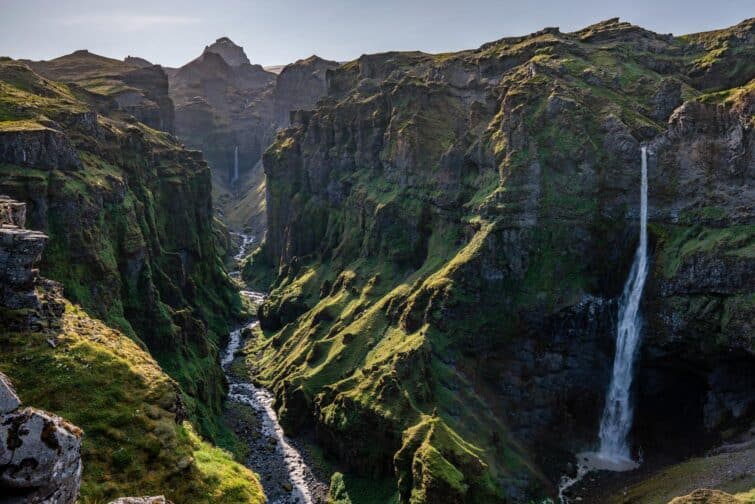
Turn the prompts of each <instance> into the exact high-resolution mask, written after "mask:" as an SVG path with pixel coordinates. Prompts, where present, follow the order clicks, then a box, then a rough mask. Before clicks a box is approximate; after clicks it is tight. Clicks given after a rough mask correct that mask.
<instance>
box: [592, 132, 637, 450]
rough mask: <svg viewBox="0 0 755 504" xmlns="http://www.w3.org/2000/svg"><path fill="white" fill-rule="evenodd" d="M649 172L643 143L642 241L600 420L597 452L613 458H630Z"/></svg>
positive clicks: (621, 303)
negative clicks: (632, 391)
mask: <svg viewBox="0 0 755 504" xmlns="http://www.w3.org/2000/svg"><path fill="white" fill-rule="evenodd" d="M647 220H648V174H647V149H646V148H645V147H642V183H641V196H640V243H639V245H638V246H637V252H636V253H635V255H634V261H633V263H632V269H631V270H630V272H629V277H628V278H627V281H626V284H624V292H623V293H622V295H621V299H620V300H619V318H618V327H617V331H616V356H615V357H614V361H613V374H612V376H611V385H610V387H609V389H608V395H607V396H606V405H605V409H604V410H603V417H602V418H601V421H600V450H599V452H598V455H599V456H601V457H602V458H605V459H610V460H627V461H628V460H631V450H630V447H629V440H628V437H629V430H630V429H631V427H632V404H631V401H630V395H629V394H630V389H631V388H632V378H633V374H634V362H635V360H636V357H637V351H638V349H639V347H640V336H641V330H642V319H641V316H640V301H641V299H642V289H643V287H644V286H645V279H646V278H647V273H648V254H647V248H648V236H647V234H648V233H647Z"/></svg>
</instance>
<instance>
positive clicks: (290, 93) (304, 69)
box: [168, 37, 338, 235]
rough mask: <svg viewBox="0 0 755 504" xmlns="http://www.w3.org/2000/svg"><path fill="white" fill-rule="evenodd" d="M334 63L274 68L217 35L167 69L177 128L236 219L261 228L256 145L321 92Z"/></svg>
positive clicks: (310, 61) (263, 144) (313, 60)
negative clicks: (198, 52)
mask: <svg viewBox="0 0 755 504" xmlns="http://www.w3.org/2000/svg"><path fill="white" fill-rule="evenodd" d="M337 66H338V64H337V63H335V62H331V61H326V60H323V59H321V58H317V57H316V56H313V57H310V58H307V59H306V60H300V61H297V62H296V63H293V64H291V65H286V66H285V67H283V68H281V70H280V72H279V74H278V75H276V74H275V73H272V72H268V71H266V70H265V69H264V68H262V67H261V66H260V65H255V64H252V63H250V61H249V58H248V57H247V55H246V54H245V52H244V49H243V48H242V47H240V46H238V45H236V44H234V43H233V42H232V41H231V40H230V39H228V38H227V37H223V38H219V39H218V40H217V41H216V42H215V43H213V44H212V45H209V46H207V47H205V49H204V51H203V52H202V54H201V55H200V56H199V57H197V58H196V59H194V60H192V61H190V62H189V63H187V64H186V65H184V66H182V67H180V68H177V69H171V70H169V71H168V76H169V78H170V95H171V97H172V98H173V101H174V103H175V105H176V135H177V136H178V137H180V138H181V139H182V140H183V141H184V142H186V144H187V145H190V146H192V147H195V148H197V149H201V150H202V152H204V154H205V156H206V158H207V160H208V162H209V164H210V167H211V168H212V171H213V181H214V191H215V192H214V195H215V201H216V204H217V206H218V210H219V212H221V213H222V214H223V215H225V216H226V218H227V221H228V222H229V223H230V224H232V225H233V226H234V227H248V228H250V229H252V230H253V231H254V233H255V234H257V235H261V233H262V232H263V231H264V225H265V219H264V201H262V199H261V198H262V197H263V196H264V190H260V184H262V188H263V189H264V177H263V173H262V167H261V164H260V163H259V161H260V160H261V158H262V153H263V152H264V150H265V149H266V148H267V146H268V145H269V144H270V143H271V142H272V140H273V138H274V137H275V132H276V131H277V130H278V129H279V128H280V127H284V126H287V125H288V124H289V114H290V112H291V111H292V110H295V109H300V108H311V107H312V106H314V104H315V102H316V101H317V99H318V98H319V97H320V96H322V95H324V94H325V82H326V78H325V74H326V72H327V70H328V69H333V68H336V67H337ZM237 160H238V167H236V161H237ZM236 172H238V179H237V180H236V179H235V175H234V173H236ZM250 193H253V194H255V195H257V196H255V197H252V198H250V197H248V196H249V194H250Z"/></svg>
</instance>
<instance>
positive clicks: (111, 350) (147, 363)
mask: <svg viewBox="0 0 755 504" xmlns="http://www.w3.org/2000/svg"><path fill="white" fill-rule="evenodd" d="M50 337H54V338H56V339H57V346H56V348H54V349H53V348H51V347H50V345H49V344H48V343H47V339H48V338H50ZM0 369H2V371H3V372H5V373H7V374H8V376H10V377H11V379H12V380H13V382H14V385H15V387H16V389H17V391H18V393H19V396H20V397H21V399H22V401H23V402H24V404H27V405H33V406H35V407H38V408H43V409H45V410H49V411H52V412H54V413H56V414H58V415H61V416H62V417H64V418H66V419H67V420H69V421H71V422H73V423H74V424H76V425H78V426H79V427H81V428H82V429H83V430H84V438H83V447H82V456H83V464H84V473H83V480H82V486H81V498H82V501H83V502H84V503H95V502H105V501H107V500H109V499H112V498H115V497H118V496H124V495H145V494H152V495H154V494H164V495H166V496H167V497H168V498H169V499H171V500H172V501H173V502H176V504H180V503H207V504H210V503H227V504H236V503H250V504H251V503H262V502H265V498H264V494H263V492H262V488H261V486H260V484H259V482H258V480H257V478H256V476H255V475H254V474H253V473H252V472H251V471H249V470H248V469H246V468H245V467H243V466H242V465H241V464H239V463H237V462H235V461H234V460H233V457H232V456H231V454H229V453H228V452H225V451H223V450H221V449H219V448H215V447H213V446H211V445H210V444H208V443H207V442H205V441H202V440H201V439H200V437H199V436H198V435H197V434H196V433H195V431H194V428H193V427H192V425H191V424H190V423H189V422H188V421H185V422H183V423H182V424H177V423H176V414H175V413H176V403H177V401H178V400H179V398H180V394H179V392H178V386H177V384H176V383H175V382H174V381H173V380H172V379H171V378H169V377H168V376H167V375H166V374H165V373H164V372H163V371H162V370H161V369H160V367H159V366H158V364H157V363H156V362H155V360H154V359H153V358H152V357H151V356H150V355H149V354H148V353H147V352H146V351H145V350H143V349H142V348H140V347H139V346H138V345H137V344H136V343H134V341H132V340H131V339H130V338H128V337H127V336H125V335H124V334H123V333H121V332H119V331H117V330H114V329H111V328H109V327H107V326H105V325H104V324H103V323H101V322H99V321H97V320H94V319H92V318H90V317H89V316H88V315H87V314H86V313H85V312H84V311H83V310H82V309H81V308H80V307H78V306H75V305H72V304H69V303H67V302H66V310H65V314H64V315H63V318H62V321H61V323H60V325H59V327H57V328H55V329H52V330H48V331H47V332H38V333H18V332H15V333H13V332H11V333H8V332H5V331H3V332H2V334H0Z"/></svg>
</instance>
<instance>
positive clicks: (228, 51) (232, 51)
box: [204, 37, 251, 66]
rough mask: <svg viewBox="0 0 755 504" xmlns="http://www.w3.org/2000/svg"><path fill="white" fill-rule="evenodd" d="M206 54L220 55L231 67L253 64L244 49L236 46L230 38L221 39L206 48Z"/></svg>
mask: <svg viewBox="0 0 755 504" xmlns="http://www.w3.org/2000/svg"><path fill="white" fill-rule="evenodd" d="M204 52H205V53H208V52H212V53H215V54H219V55H220V56H221V57H222V58H223V59H224V60H225V62H226V63H228V64H229V65H231V66H241V65H244V64H247V65H250V64H251V62H250V61H249V58H247V56H246V53H244V48H243V47H241V46H238V45H236V44H235V43H234V42H233V41H232V40H231V39H229V38H228V37H220V38H219V39H217V40H216V41H215V42H214V43H213V44H211V45H208V46H207V47H205V48H204Z"/></svg>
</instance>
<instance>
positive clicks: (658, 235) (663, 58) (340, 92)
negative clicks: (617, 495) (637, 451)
mask: <svg viewBox="0 0 755 504" xmlns="http://www.w3.org/2000/svg"><path fill="white" fill-rule="evenodd" d="M752 32H753V20H748V21H745V22H743V23H741V24H740V25H737V26H736V27H732V28H730V29H726V30H721V31H720V32H718V33H716V34H712V35H710V38H711V40H714V42H712V43H711V44H708V45H705V44H702V45H701V44H700V43H698V42H693V41H692V39H694V40H697V38H695V36H690V37H688V38H682V39H674V38H672V37H670V36H665V35H658V34H654V33H652V32H649V31H647V30H644V29H642V28H639V27H636V26H632V25H629V24H628V23H621V22H619V21H618V20H609V21H606V22H603V23H599V24H597V25H594V26H591V27H588V28H586V29H584V30H581V31H578V32H575V33H571V34H563V33H561V32H560V31H559V30H558V29H546V30H543V31H541V32H537V33H535V34H532V35H530V36H527V37H517V38H508V39H502V40H499V41H496V42H493V43H490V44H486V45H484V46H482V47H481V48H479V49H478V50H476V51H465V52H461V53H455V54H450V55H438V56H432V55H427V54H422V53H386V54H379V55H369V56H363V57H362V58H360V59H359V60H357V61H354V62H350V63H347V64H345V65H343V66H341V67H340V68H339V69H337V70H335V71H332V72H330V73H329V74H328V79H327V80H328V96H327V97H326V98H324V99H323V100H321V101H320V103H319V104H318V106H317V107H316V108H315V109H314V110H313V111H311V112H301V113H298V114H296V115H295V116H294V117H293V121H292V126H291V128H289V129H288V130H286V131H285V132H284V133H283V134H281V135H280V136H279V137H278V139H277V141H276V143H275V144H274V145H273V146H272V147H271V148H270V149H269V150H268V151H267V152H266V154H265V157H264V165H265V171H266V175H267V210H268V233H267V241H266V243H265V245H264V247H263V250H262V251H260V252H259V253H258V254H256V255H255V256H254V257H253V258H252V259H251V260H250V262H249V263H248V265H247V268H246V270H245V273H246V275H247V278H249V279H251V280H255V279H256V278H261V277H262V276H263V275H261V274H260V273H263V272H264V269H265V268H268V269H273V270H274V271H275V272H276V274H277V280H276V281H275V283H274V289H273V291H272V293H271V295H270V297H269V299H268V300H267V301H266V302H265V304H264V305H263V306H262V307H261V309H260V320H261V323H262V327H263V328H264V329H265V333H264V335H263V336H261V337H260V338H259V340H258V341H257V344H256V346H255V347H254V348H253V355H255V365H257V366H258V367H259V370H260V374H259V379H260V380H261V381H263V382H264V383H266V384H268V385H269V386H271V387H272V388H273V389H274V390H275V391H276V393H277V396H278V398H279V412H280V416H281V418H282V419H283V421H284V422H286V424H287V426H288V427H289V428H290V429H297V428H301V427H303V426H304V425H305V424H306V422H305V421H304V418H306V415H308V414H309V415H311V418H313V419H314V421H315V423H316V426H317V427H316V433H317V436H318V439H319V440H320V442H321V443H322V444H323V445H324V446H325V447H326V448H327V449H329V450H330V451H331V453H333V454H335V455H336V456H337V457H338V458H339V459H340V460H341V461H342V462H344V463H346V464H347V465H348V466H350V467H351V468H352V470H354V471H356V472H361V473H369V474H374V475H381V476H386V475H391V473H392V475H393V476H394V477H396V479H397V482H398V487H397V488H398V491H399V494H400V497H401V500H402V501H404V502H409V501H410V500H411V501H412V502H432V501H433V500H432V499H433V496H435V495H440V494H443V495H453V496H454V497H453V500H454V501H458V502H479V501H486V502H487V501H502V502H503V501H505V500H506V499H510V500H514V501H521V500H525V499H527V498H532V497H536V496H544V495H548V494H551V495H552V494H553V491H554V490H553V489H554V482H555V481H556V480H557V477H558V475H559V474H560V473H561V471H562V470H563V461H564V460H566V459H568V457H569V453H570V452H572V453H573V452H576V451H579V450H581V449H588V448H590V447H591V445H592V444H594V442H595V438H596V432H597V422H598V419H599V415H600V411H601V409H602V402H603V396H604V393H605V388H606V386H607V381H608V377H609V368H610V362H611V359H612V356H613V331H614V329H613V324H614V318H615V315H614V314H615V303H614V302H613V301H614V300H615V299H616V298H617V297H618V295H619V294H620V292H621V286H622V284H623V281H624V279H625V277H626V275H627V270H628V268H629V266H630V264H631V255H632V252H633V250H634V247H635V241H636V239H637V238H636V237H637V219H638V212H639V164H640V158H639V146H640V142H648V141H650V140H651V139H655V140H654V143H653V144H652V146H651V151H652V154H651V165H650V170H649V179H650V183H649V186H650V195H649V198H650V222H651V245H652V254H653V258H652V274H651V278H650V280H649V284H648V288H647V292H646V298H645V301H644V303H643V312H644V313H646V317H647V320H648V325H647V329H646V336H645V339H646V341H645V344H644V346H643V348H644V350H643V354H642V356H641V364H640V371H639V378H638V382H639V384H638V387H637V389H638V390H637V393H638V397H639V399H638V410H642V411H643V413H642V414H641V415H643V416H644V418H647V419H648V422H650V423H658V422H662V419H663V418H669V419H673V421H674V422H676V421H679V422H680V423H679V424H678V425H677V424H674V425H677V427H678V429H677V436H676V437H675V438H673V439H675V440H676V441H678V440H680V439H682V438H683V439H684V440H685V441H686V442H687V443H688V444H687V446H688V447H689V448H690V450H691V451H695V450H697V451H700V450H702V449H704V448H705V447H706V446H708V445H707V443H708V441H709V440H710V438H719V437H720V436H725V435H726V434H727V433H729V432H731V431H729V430H727V429H728V428H732V429H734V430H736V429H739V428H743V427H744V426H747V425H749V423H748V422H749V420H751V418H752V415H753V412H752V407H751V404H750V402H749V400H748V399H747V398H748V397H752V389H751V384H750V383H749V382H747V381H744V382H740V383H739V384H738V385H736V386H735V385H734V384H733V381H732V379H731V377H732V376H736V375H737V374H739V373H740V372H741V370H742V369H743V366H750V367H751V366H752V363H753V361H752V359H753V356H752V338H751V331H750V330H749V326H748V322H746V321H747V320H749V319H751V318H752V315H751V311H752V300H751V298H752V288H751V287H752V285H753V278H752V272H753V268H752V264H751V257H750V256H751V248H752V243H753V242H752V240H753V231H752V229H753V228H752V225H753V215H752V210H751V208H752V205H748V202H750V200H751V197H752V195H751V191H752V187H751V181H752V175H753V174H752V172H751V170H752V167H753V166H754V165H755V163H753V158H752V141H753V134H752V126H753V125H752V120H751V117H752V112H751V107H752V101H753V96H752V95H753V91H752V81H751V79H752V78H753V76H754V75H755V73H753V72H744V73H743V72H742V71H741V68H739V67H736V68H737V71H736V72H731V73H727V74H726V75H725V76H721V77H720V82H723V83H724V84H723V85H724V87H725V88H726V89H727V90H726V91H724V92H718V89H717V88H714V89H712V90H711V89H710V88H709V87H706V86H707V84H705V83H701V81H699V80H697V77H696V75H697V74H696V73H695V69H696V68H699V65H701V64H703V63H702V61H703V60H706V59H707V60H711V59H715V58H718V59H715V61H716V63H715V64H716V65H719V66H720V67H721V68H729V65H732V68H733V67H735V66H736V65H734V61H735V60H736V59H737V58H740V57H741V56H742V55H743V54H752V53H753V51H754V50H755V48H753V46H752V40H751V38H752ZM698 38H699V37H698ZM724 40H725V41H726V44H727V48H728V49H727V51H723V52H716V51H717V48H718V46H717V45H716V43H717V42H715V41H719V43H723V42H721V41H724ZM715 55H718V56H715ZM748 68H749V67H748ZM710 91H715V92H713V93H711V92H710ZM683 102H684V104H683V105H682V103H683ZM680 105H682V106H681V108H677V107H679V106H680ZM667 120H668V121H669V122H668V123H667V122H666V121H667ZM722 296H723V297H722ZM715 342H719V343H720V344H716V343H715ZM681 369H685V370H687V371H689V372H690V373H691V376H693V377H694V378H695V379H694V380H692V381H690V382H689V383H688V385H687V386H686V388H684V392H683V393H682V392H678V393H677V394H678V395H677V397H678V398H679V401H678V403H679V405H680V406H681V408H680V411H679V412H674V411H672V409H673V408H672V407H667V408H661V409H656V410H653V408H652V406H653V405H656V404H657V403H658V402H659V401H661V400H662V399H661V398H662V397H668V395H669V394H670V393H671V391H673V390H675V389H678V388H679V387H680V386H682V384H681V383H680V381H676V380H674V379H673V375H674V373H675V372H678V371H679V370H681ZM672 403H674V401H670V402H669V404H670V405H671V404H672ZM695 408H697V409H695ZM684 411H694V413H695V415H698V416H695V415H691V416H688V417H686V418H687V419H686V420H684V419H685V415H684V413H683V412H684ZM638 415H640V414H639V413H638ZM672 424H673V422H672ZM697 432H704V433H706V434H705V436H698V437H697V438H695V436H693V435H692V434H694V433H697ZM366 433H369V436H368V435H366ZM662 436H663V433H661V432H658V431H657V430H655V431H654V430H653V429H652V428H651V427H649V426H648V425H642V424H639V425H638V426H637V428H636V429H635V437H636V443H635V446H638V447H642V448H643V451H644V453H645V456H646V457H648V456H652V447H653V446H658V453H661V452H663V451H664V450H665V449H666V448H667V447H668V443H666V444H665V445H663V444H661V445H655V444H654V443H655V441H658V440H660V439H661V438H662ZM375 439H377V440H378V441H377V442H376V441H375ZM693 439H696V440H695V441H691V440H693ZM676 455H680V456H681V454H676Z"/></svg>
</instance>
